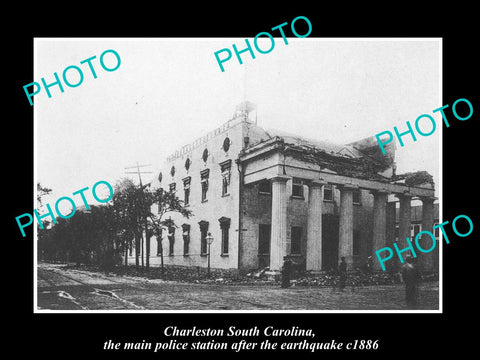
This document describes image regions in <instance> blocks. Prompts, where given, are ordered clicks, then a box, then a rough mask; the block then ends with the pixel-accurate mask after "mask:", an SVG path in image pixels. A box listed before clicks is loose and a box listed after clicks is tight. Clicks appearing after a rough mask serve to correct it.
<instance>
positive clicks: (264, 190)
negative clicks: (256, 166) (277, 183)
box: [258, 180, 272, 194]
mask: <svg viewBox="0 0 480 360" xmlns="http://www.w3.org/2000/svg"><path fill="white" fill-rule="evenodd" d="M258 192H259V193H260V194H271V193H272V186H271V183H270V181H269V180H262V181H260V183H259V184H258Z"/></svg>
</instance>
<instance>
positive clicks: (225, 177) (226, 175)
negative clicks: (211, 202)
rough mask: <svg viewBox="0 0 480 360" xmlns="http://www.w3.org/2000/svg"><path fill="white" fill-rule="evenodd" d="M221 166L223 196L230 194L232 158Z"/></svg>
mask: <svg viewBox="0 0 480 360" xmlns="http://www.w3.org/2000/svg"><path fill="white" fill-rule="evenodd" d="M220 168H221V171H222V196H226V195H229V194H230V192H229V187H230V177H231V168H232V160H227V161H224V162H223V163H221V164H220Z"/></svg>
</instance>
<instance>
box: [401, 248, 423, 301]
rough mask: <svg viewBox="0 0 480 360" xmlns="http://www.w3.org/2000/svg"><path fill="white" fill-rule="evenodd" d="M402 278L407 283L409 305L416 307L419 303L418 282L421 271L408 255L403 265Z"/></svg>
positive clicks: (406, 290) (406, 291)
mask: <svg viewBox="0 0 480 360" xmlns="http://www.w3.org/2000/svg"><path fill="white" fill-rule="evenodd" d="M402 278H403V282H404V283H405V295H406V300H407V305H408V306H409V307H415V306H416V305H417V303H418V283H419V281H420V272H419V271H418V269H417V266H416V265H415V263H414V259H413V257H411V256H408V257H407V259H406V263H405V264H404V265H403V266H402Z"/></svg>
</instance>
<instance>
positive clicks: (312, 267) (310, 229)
mask: <svg viewBox="0 0 480 360" xmlns="http://www.w3.org/2000/svg"><path fill="white" fill-rule="evenodd" d="M325 184H326V183H325V182H324V181H322V180H313V181H311V182H309V183H308V186H309V189H308V214H307V259H306V270H307V271H312V272H320V271H321V270H322V208H323V191H322V187H323V185H325Z"/></svg>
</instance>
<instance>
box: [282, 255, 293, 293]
mask: <svg viewBox="0 0 480 360" xmlns="http://www.w3.org/2000/svg"><path fill="white" fill-rule="evenodd" d="M291 274H292V260H290V258H289V257H288V256H284V257H283V266H282V288H288V287H290V277H291Z"/></svg>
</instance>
